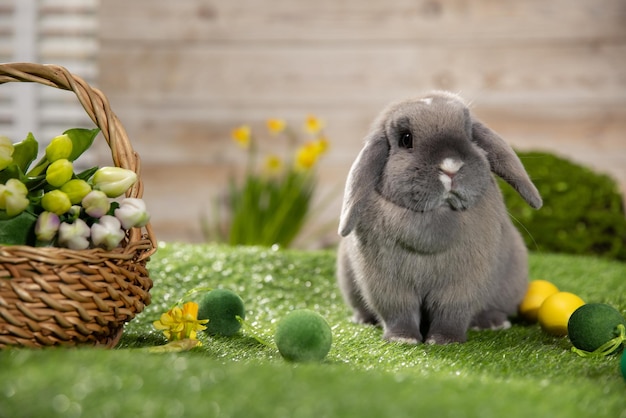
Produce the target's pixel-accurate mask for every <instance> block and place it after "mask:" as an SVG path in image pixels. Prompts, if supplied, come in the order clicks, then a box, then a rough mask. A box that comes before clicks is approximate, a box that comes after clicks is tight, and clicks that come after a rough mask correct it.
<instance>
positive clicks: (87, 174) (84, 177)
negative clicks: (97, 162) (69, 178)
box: [76, 166, 99, 181]
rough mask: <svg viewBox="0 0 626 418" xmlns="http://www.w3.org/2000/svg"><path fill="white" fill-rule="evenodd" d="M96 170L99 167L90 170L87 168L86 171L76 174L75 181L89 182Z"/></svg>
mask: <svg viewBox="0 0 626 418" xmlns="http://www.w3.org/2000/svg"><path fill="white" fill-rule="evenodd" d="M98 168H99V167H97V166H96V167H91V168H88V169H87V170H85V171H82V172H80V173H78V174H76V178H77V179H80V180H85V181H87V180H89V179H90V178H91V177H93V175H94V174H95V173H96V171H98Z"/></svg>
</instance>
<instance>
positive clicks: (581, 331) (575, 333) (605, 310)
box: [567, 303, 626, 354]
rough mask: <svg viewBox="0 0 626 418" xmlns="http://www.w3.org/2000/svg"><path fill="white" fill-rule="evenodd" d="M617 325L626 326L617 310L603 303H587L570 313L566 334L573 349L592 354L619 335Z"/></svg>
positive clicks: (625, 321)
mask: <svg viewBox="0 0 626 418" xmlns="http://www.w3.org/2000/svg"><path fill="white" fill-rule="evenodd" d="M619 324H623V325H624V326H626V319H624V317H623V316H622V314H621V313H620V312H619V311H618V310H617V309H615V308H614V307H612V306H611V305H607V304H605V303H588V304H586V305H583V306H581V307H579V308H578V309H576V310H575V311H574V312H573V313H572V315H571V316H570V318H569V321H568V323H567V334H568V336H569V339H570V341H571V342H572V344H573V345H574V347H576V348H578V349H580V350H584V351H589V352H592V351H595V350H596V349H597V348H598V347H600V346H601V345H603V344H605V343H606V342H608V341H610V340H612V339H613V338H615V337H617V336H618V335H619V331H618V325H619ZM620 347H621V345H620V346H618V347H616V349H619V348H620ZM614 351H615V350H614ZM606 354H610V353H606Z"/></svg>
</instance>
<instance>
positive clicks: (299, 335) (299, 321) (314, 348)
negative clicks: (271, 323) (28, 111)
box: [274, 309, 332, 362]
mask: <svg viewBox="0 0 626 418" xmlns="http://www.w3.org/2000/svg"><path fill="white" fill-rule="evenodd" d="M274 338H275V340H276V346H277V347H278V351H279V352H280V354H281V355H282V356H283V357H284V358H285V359H286V360H289V361H295V362H309V361H322V360H324V358H325V357H326V355H327V354H328V352H329V351H330V347H331V345H332V332H331V330H330V326H329V325H328V323H327V322H326V320H325V319H324V318H323V317H322V316H321V315H320V314H318V313H317V312H313V311H310V310H308V309H300V310H296V311H292V312H290V313H288V314H287V315H286V316H285V317H284V318H282V319H281V320H280V322H279V323H278V326H277V327H276V336H275V337H274Z"/></svg>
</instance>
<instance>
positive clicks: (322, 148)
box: [313, 136, 329, 156]
mask: <svg viewBox="0 0 626 418" xmlns="http://www.w3.org/2000/svg"><path fill="white" fill-rule="evenodd" d="M328 144H329V142H328V139H327V138H326V137H325V136H322V137H319V138H318V139H317V140H315V141H314V142H313V145H314V146H315V148H316V152H317V155H318V156H319V155H322V154H325V153H326V152H327V151H328V146H329V145H328Z"/></svg>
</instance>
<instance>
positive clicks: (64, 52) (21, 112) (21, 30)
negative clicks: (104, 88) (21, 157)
mask: <svg viewBox="0 0 626 418" xmlns="http://www.w3.org/2000/svg"><path fill="white" fill-rule="evenodd" d="M97 7H98V0H9V1H8V2H7V0H0V34H1V36H0V60H1V61H2V62H16V61H22V62H36V63H41V64H48V63H49V64H57V65H61V66H64V67H66V68H67V69H68V70H69V71H70V72H72V73H74V74H76V75H79V76H81V77H82V78H84V79H85V81H87V82H88V83H89V84H90V85H92V86H93V85H94V83H95V81H96V78H97V75H98V74H97V51H98V41H97V29H98V20H97ZM75 127H86V128H93V127H94V126H93V122H91V120H90V119H89V117H88V116H87V115H86V114H85V112H84V110H83V109H82V107H81V105H80V103H78V101H77V99H76V97H75V96H74V94H73V93H71V92H67V91H62V90H57V89H53V88H50V87H45V86H40V85H36V84H31V83H8V84H4V85H2V86H0V135H6V136H8V137H9V138H11V139H12V140H13V141H19V140H21V139H23V138H24V137H25V136H26V134H27V133H28V132H33V134H34V135H35V138H37V140H38V141H39V143H40V146H41V147H44V146H45V145H47V143H48V142H49V141H50V139H52V138H53V137H54V136H56V135H59V134H60V133H62V132H63V131H65V130H66V129H69V128H75ZM85 157H88V156H85ZM85 157H82V158H81V161H82V162H83V163H85V165H88V164H89V163H90V162H89V161H87V160H86V158H85Z"/></svg>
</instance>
